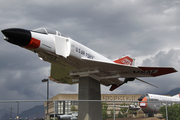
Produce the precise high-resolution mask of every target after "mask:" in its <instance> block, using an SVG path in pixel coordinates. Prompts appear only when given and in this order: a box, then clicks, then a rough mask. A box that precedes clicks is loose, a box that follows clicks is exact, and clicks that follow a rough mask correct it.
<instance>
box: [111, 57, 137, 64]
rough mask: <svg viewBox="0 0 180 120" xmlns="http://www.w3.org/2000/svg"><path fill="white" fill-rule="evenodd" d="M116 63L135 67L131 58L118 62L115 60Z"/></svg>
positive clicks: (124, 58) (123, 58)
mask: <svg viewBox="0 0 180 120" xmlns="http://www.w3.org/2000/svg"><path fill="white" fill-rule="evenodd" d="M114 62H115V63H118V64H123V65H130V66H132V65H133V62H134V59H132V58H130V57H129V56H125V57H122V58H119V59H117V60H114Z"/></svg>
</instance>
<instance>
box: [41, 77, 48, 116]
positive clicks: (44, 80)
mask: <svg viewBox="0 0 180 120" xmlns="http://www.w3.org/2000/svg"><path fill="white" fill-rule="evenodd" d="M42 82H47V116H48V100H49V79H43V80H42Z"/></svg>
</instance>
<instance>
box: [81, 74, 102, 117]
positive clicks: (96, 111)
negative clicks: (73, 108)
mask: <svg viewBox="0 0 180 120" xmlns="http://www.w3.org/2000/svg"><path fill="white" fill-rule="evenodd" d="M78 97H79V100H101V90H100V82H99V81H97V80H95V79H93V78H91V77H80V79H79V96H78ZM78 120H102V110H101V102H100V101H99V102H97V101H81V102H79V106H78Z"/></svg>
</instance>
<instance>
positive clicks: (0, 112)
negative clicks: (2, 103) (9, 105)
mask: <svg viewBox="0 0 180 120" xmlns="http://www.w3.org/2000/svg"><path fill="white" fill-rule="evenodd" d="M16 115H17V114H16V113H14V112H12V114H11V112H10V111H9V110H6V109H0V120H9V119H10V116H11V119H14V118H15V117H16Z"/></svg>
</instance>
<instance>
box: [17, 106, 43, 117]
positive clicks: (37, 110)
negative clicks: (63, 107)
mask: <svg viewBox="0 0 180 120" xmlns="http://www.w3.org/2000/svg"><path fill="white" fill-rule="evenodd" d="M19 116H20V118H22V119H26V118H27V119H31V120H33V119H34V118H36V119H37V118H43V117H44V116H45V109H44V105H37V106H35V107H33V108H31V109H29V110H25V111H23V112H22V113H21V114H20V115H19Z"/></svg>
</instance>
